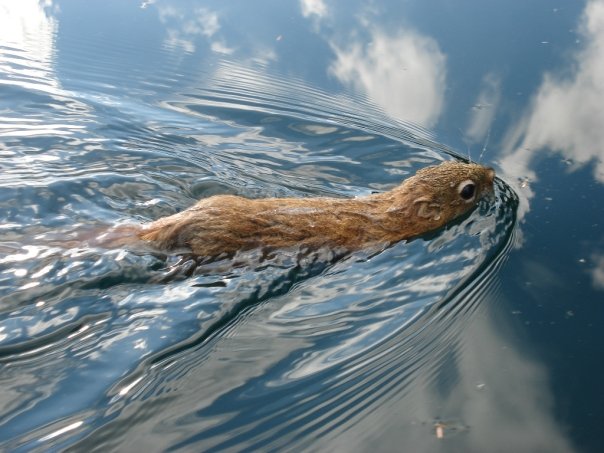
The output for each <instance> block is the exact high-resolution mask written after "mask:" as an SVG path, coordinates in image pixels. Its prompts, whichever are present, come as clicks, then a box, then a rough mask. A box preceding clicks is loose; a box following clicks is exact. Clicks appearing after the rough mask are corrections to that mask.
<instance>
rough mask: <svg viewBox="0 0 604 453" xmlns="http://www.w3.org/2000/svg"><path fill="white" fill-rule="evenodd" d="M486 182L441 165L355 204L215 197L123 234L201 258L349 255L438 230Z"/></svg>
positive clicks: (471, 169) (467, 169)
mask: <svg viewBox="0 0 604 453" xmlns="http://www.w3.org/2000/svg"><path fill="white" fill-rule="evenodd" d="M494 178H495V171H494V170H493V169H492V168H488V167H484V166H482V165H478V164H473V163H461V162H443V163H441V164H440V165H436V166H432V167H426V168H423V169H421V170H419V171H418V172H417V173H416V174H415V175H414V176H412V177H410V178H408V179H406V180H405V181H403V182H402V183H401V184H400V185H398V186H397V187H394V188H393V189H391V190H389V191H387V192H383V193H377V194H372V195H368V196H363V197H358V198H328V197H317V198H264V199H248V198H244V197H240V196H234V195H215V196H212V197H209V198H205V199H202V200H200V201H199V202H197V203H196V204H195V205H194V206H192V207H190V208H188V209H186V210H184V211H182V212H179V213H178V214H174V215H171V216H168V217H163V218H160V219H158V220H156V221H154V222H151V223H149V224H147V225H143V226H140V227H135V229H134V230H132V229H131V230H130V232H131V234H132V233H134V234H135V235H136V236H137V237H138V239H140V240H142V241H144V242H145V243H147V244H148V245H151V246H152V247H153V248H157V249H160V250H165V251H187V252H188V253H192V254H193V255H197V256H200V257H204V258H213V257H224V256H231V255H233V254H235V253H236V252H238V251H246V250H251V249H255V248H267V249H277V248H286V247H302V248H309V249H314V248H319V247H324V246H325V247H332V248H341V249H345V250H350V251H352V250H358V249H361V248H363V247H369V246H372V245H377V244H391V243H395V242H398V241H401V240H403V239H409V238H413V237H415V236H419V235H421V234H424V233H427V232H429V231H433V230H436V229H438V228H440V227H442V226H444V225H445V224H447V223H448V222H450V221H452V220H453V219H455V218H457V217H459V216H460V215H463V214H464V213H466V212H468V211H469V210H470V209H472V208H473V207H474V206H476V204H477V202H478V200H479V199H480V198H481V197H482V195H483V194H485V193H487V192H492V191H493V180H494Z"/></svg>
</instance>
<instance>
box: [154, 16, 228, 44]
mask: <svg viewBox="0 0 604 453" xmlns="http://www.w3.org/2000/svg"><path fill="white" fill-rule="evenodd" d="M157 10H158V14H159V19H160V21H161V22H162V23H163V24H166V34H167V37H166V40H165V45H166V46H167V47H169V48H180V49H182V50H184V51H185V52H194V51H195V49H196V41H197V39H199V38H200V37H202V38H205V39H207V40H208V41H209V43H210V48H211V49H212V51H214V52H218V53H222V54H231V53H232V52H233V51H234V49H232V48H230V47H229V46H228V45H227V44H226V43H225V42H224V40H223V39H221V38H219V37H218V36H217V34H218V32H219V31H220V18H219V16H218V13H216V12H215V11H211V10H209V9H207V8H195V9H194V10H193V11H188V10H185V9H180V8H177V7H175V6H172V5H169V4H160V5H158V6H157Z"/></svg>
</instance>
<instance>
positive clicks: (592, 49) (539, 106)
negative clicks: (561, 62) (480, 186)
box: [501, 0, 604, 198]
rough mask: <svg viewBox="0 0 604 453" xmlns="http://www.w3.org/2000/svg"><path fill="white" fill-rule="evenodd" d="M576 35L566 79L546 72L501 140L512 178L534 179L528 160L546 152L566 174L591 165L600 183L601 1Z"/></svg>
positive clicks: (603, 170) (594, 1) (603, 174)
mask: <svg viewBox="0 0 604 453" xmlns="http://www.w3.org/2000/svg"><path fill="white" fill-rule="evenodd" d="M580 30H581V33H582V35H583V37H584V39H583V41H584V42H585V47H584V48H583V49H582V50H581V51H579V52H578V53H577V55H576V56H575V58H574V60H575V61H574V65H570V67H571V68H574V70H573V71H572V72H571V75H570V76H566V75H556V74H553V73H547V74H546V75H545V76H544V78H543V81H542V83H541V86H540V88H539V90H538V92H537V94H536V95H535V97H534V99H533V102H532V105H531V108H530V110H529V112H528V113H527V114H526V116H525V117H524V118H522V119H521V120H520V121H519V122H518V124H517V126H516V127H515V128H514V129H513V130H511V131H510V133H509V134H508V136H507V138H506V142H505V145H504V150H505V151H506V155H505V157H504V158H503V160H502V161H501V166H502V168H503V169H504V170H505V171H506V172H507V173H509V174H511V175H515V176H517V177H527V178H530V179H535V178H536V177H537V175H535V173H534V172H533V171H532V170H531V166H530V164H531V161H532V160H533V158H534V157H535V156H536V154H537V153H541V152H543V150H544V149H546V150H549V151H550V152H557V153H560V154H561V155H562V156H564V158H566V159H569V161H571V162H572V163H573V166H571V170H572V169H576V168H578V167H580V166H583V165H585V164H587V163H590V162H594V163H595V178H596V179H597V180H598V181H600V182H603V183H604V147H602V143H603V142H604V127H602V125H603V124H604V109H603V108H602V105H604V1H602V0H591V1H590V2H589V3H588V4H587V6H586V9H585V12H584V14H583V18H582V21H581V26H580ZM566 69H567V68H565V70H566ZM532 196H533V194H532V193H530V192H529V193H528V198H531V197H532Z"/></svg>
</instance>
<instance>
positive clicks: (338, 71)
mask: <svg viewBox="0 0 604 453" xmlns="http://www.w3.org/2000/svg"><path fill="white" fill-rule="evenodd" d="M332 47H333V50H334V52H335V54H336V60H335V61H334V62H333V64H332V65H331V66H330V72H331V73H332V74H333V75H335V76H336V77H337V78H338V80H340V81H341V82H342V83H343V84H345V85H347V86H349V87H352V88H353V89H355V90H356V91H358V92H361V93H364V94H365V95H367V96H368V97H369V98H370V99H371V100H372V101H373V102H375V103H376V104H378V105H379V106H380V107H381V108H382V109H384V111H385V112H387V113H388V114H389V115H391V116H392V117H394V118H397V119H401V120H405V121H411V122H414V123H417V124H420V125H422V126H424V127H432V126H434V124H435V123H436V121H437V119H438V117H439V116H440V114H441V112H442V109H443V104H444V93H445V87H446V80H445V78H446V77H445V75H446V64H445V63H446V58H445V55H444V54H443V53H442V52H441V50H440V48H439V46H438V44H437V43H436V41H435V40H433V39H432V38H429V37H426V36H422V35H420V34H419V33H416V32H413V31H400V32H399V33H398V34H393V35H386V34H384V33H382V32H381V31H378V30H374V31H373V33H372V37H371V40H370V42H369V43H367V44H365V43H362V42H360V41H358V40H357V41H356V42H353V43H351V44H349V45H345V46H338V45H335V44H332Z"/></svg>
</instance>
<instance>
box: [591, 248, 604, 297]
mask: <svg viewBox="0 0 604 453" xmlns="http://www.w3.org/2000/svg"><path fill="white" fill-rule="evenodd" d="M593 260H594V262H595V267H594V268H593V269H592V270H591V278H592V280H593V285H594V287H595V288H596V289H601V290H604V253H598V254H595V255H594V256H593Z"/></svg>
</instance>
